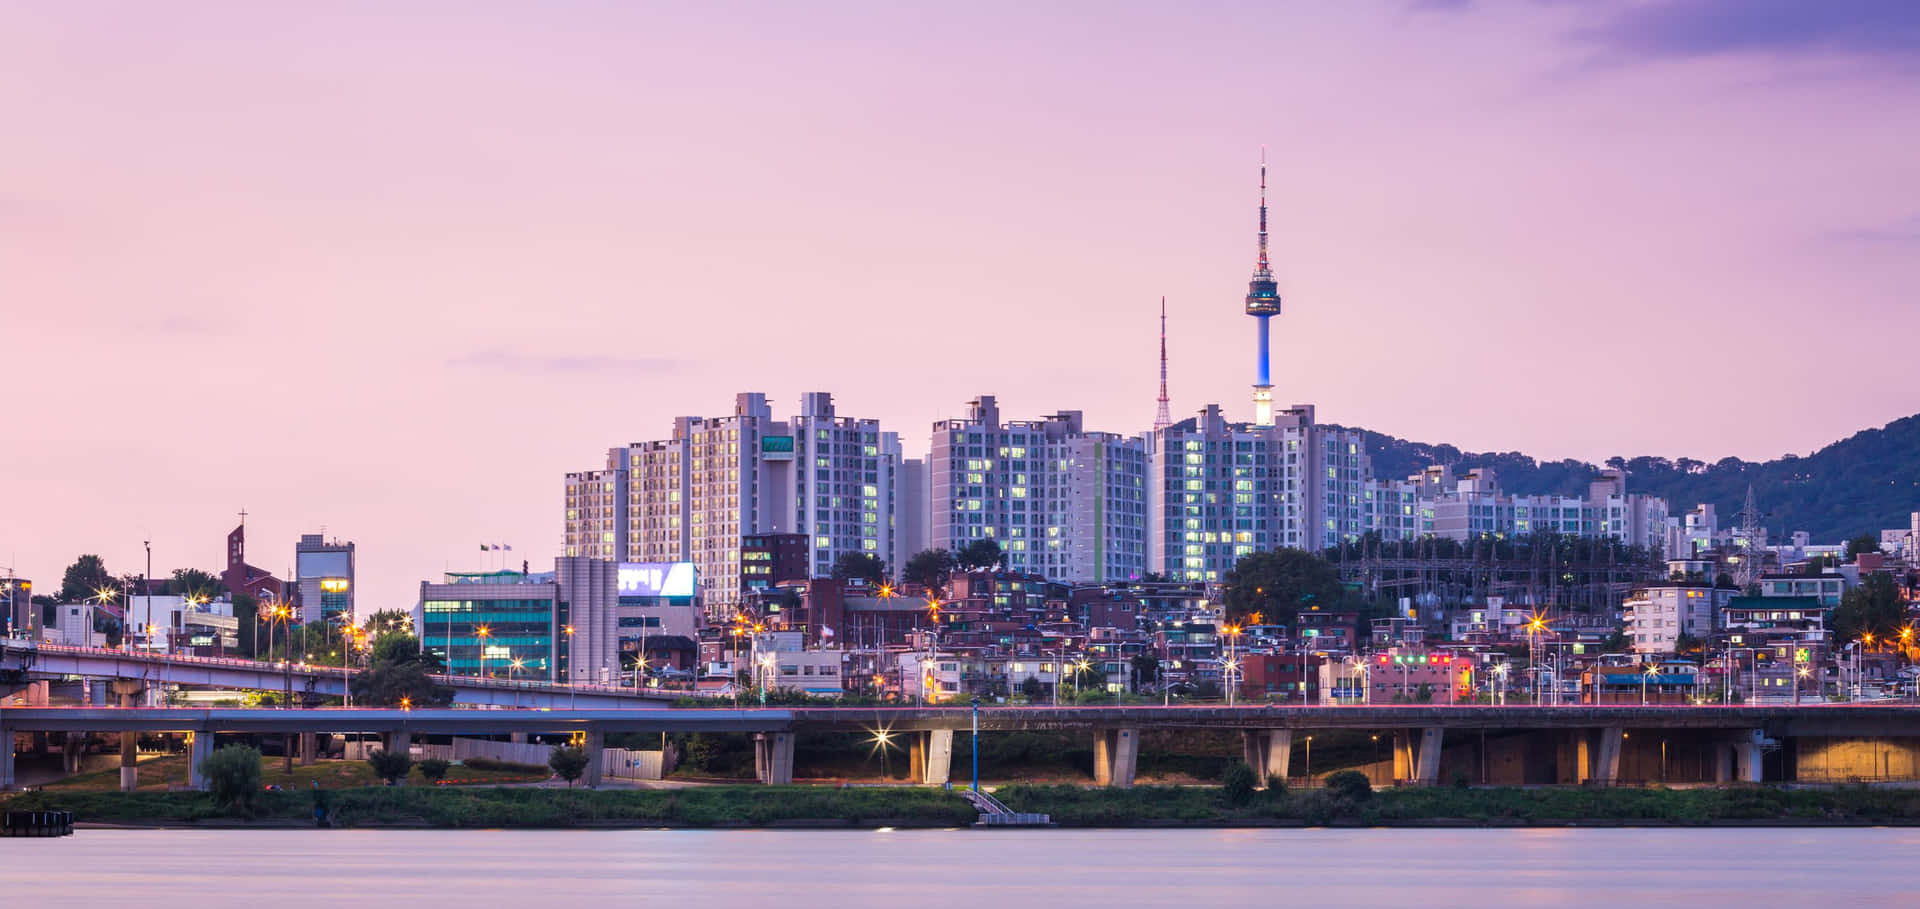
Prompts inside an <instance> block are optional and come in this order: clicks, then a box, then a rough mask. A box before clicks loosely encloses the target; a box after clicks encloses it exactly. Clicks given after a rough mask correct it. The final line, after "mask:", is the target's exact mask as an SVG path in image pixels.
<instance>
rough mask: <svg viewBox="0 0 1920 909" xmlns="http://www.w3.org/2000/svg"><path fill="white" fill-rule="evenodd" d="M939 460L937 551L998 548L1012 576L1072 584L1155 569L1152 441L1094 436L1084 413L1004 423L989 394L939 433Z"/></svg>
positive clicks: (933, 475) (934, 508)
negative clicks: (985, 542) (979, 544)
mask: <svg viewBox="0 0 1920 909" xmlns="http://www.w3.org/2000/svg"><path fill="white" fill-rule="evenodd" d="M929 461H930V462H931V463H930V465H929V469H928V476H929V479H930V481H931V486H932V494H931V496H930V498H929V509H928V510H929V517H930V518H931V524H932V528H931V530H932V534H931V539H932V545H933V546H934V547H936V548H942V549H958V548H959V547H961V546H965V545H966V544H967V543H969V542H972V541H974V540H981V539H991V540H994V541H995V542H997V543H999V544H1000V547H1001V549H1002V550H1003V551H1005V553H1006V555H1007V568H1008V569H1009V570H1012V571H1019V572H1033V573H1036V574H1040V575H1044V576H1046V577H1048V578H1055V579H1060V580H1068V581H1091V582H1100V581H1111V580H1124V579H1127V578H1133V577H1138V576H1139V575H1140V574H1141V573H1143V572H1144V571H1146V570H1147V564H1146V552H1147V545H1146V544H1147V540H1146V446H1145V441H1144V440H1143V439H1140V438H1131V439H1129V438H1124V437H1121V436H1118V435H1114V434H1112V433H1104V432H1088V431H1086V429H1085V427H1084V426H1083V423H1082V418H1081V414H1080V412H1079V411H1077V410H1069V411H1062V412H1060V413H1057V414H1054V415H1052V416H1050V417H1046V418H1044V419H1040V420H1031V421H1012V422H1007V423H1002V422H1001V421H1000V409H999V406H998V405H997V403H996V402H995V401H994V398H993V396H992V395H981V396H980V397H979V398H977V399H975V400H973V401H972V402H970V403H969V404H968V413H967V417H966V418H965V419H961V420H943V421H941V422H938V423H935V424H934V426H933V451H932V454H931V456H930V457H929Z"/></svg>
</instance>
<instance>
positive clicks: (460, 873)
mask: <svg viewBox="0 0 1920 909" xmlns="http://www.w3.org/2000/svg"><path fill="white" fill-rule="evenodd" d="M1916 854H1920V831H1907V830H1862V829H1847V830H1738V829H1715V830H1568V829H1555V830H1223V831H1195V830H1181V831H1063V830H1051V831H1033V830H1007V831H971V830H967V831H896V832H885V831H879V832H870V831H831V832H814V831H725V832H708V831H684V830H674V831H651V830H635V831H581V832H573V831H511V832H509V831H384V830H382V831H353V830H335V831H328V830H312V831H308V830H291V831H278V830H275V831H203V830H190V831H144V830H143V831H118V830H115V831H103V830H83V831H81V832H79V833H78V834H76V835H74V836H72V837H68V838H65V839H57V840H53V839H48V840H39V839H0V894H5V896H6V900H5V902H6V904H8V905H18V906H32V907H35V909H47V907H59V906H99V905H107V904H112V905H121V906H195V907H218V906H248V907H251V909H259V907H263V906H265V907H274V909H280V907H286V906H313V905H320V904H322V903H326V904H329V905H331V906H335V907H338V906H356V905H357V906H366V905H381V906H384V905H394V904H398V903H410V904H412V905H415V906H453V907H462V909H477V907H481V906H502V905H511V906H522V907H531V909H548V907H561V906H588V905H591V906H698V907H702V909H705V907H729V906H754V907H762V909H764V907H768V906H779V907H783V909H799V907H809V906H833V907H860V906H885V907H888V909H923V907H929V906H959V905H965V906H986V907H992V909H1005V907H1009V906H1043V907H1047V909H1071V907H1079V906H1099V907H1102V909H1114V907H1120V906H1175V905H1177V906H1187V907H1202V906H1220V905H1235V906H1249V907H1252V906H1270V905H1278V904H1281V903H1293V902H1297V901H1298V900H1300V899H1303V898H1307V897H1308V896H1312V897H1315V898H1323V899H1326V900H1330V901H1331V904H1332V905H1337V906H1339V907H1341V909H1347V907H1355V906H1393V907H1397V909H1405V907H1410V906H1468V905H1471V906H1474V907H1476V909H1486V907H1490V906H1502V905H1576V904H1577V905H1582V906H1631V907H1634V909H1645V907H1648V906H1665V905H1686V906H1691V907H1701V906H1722V905H1736V904H1738V905H1743V906H1815V907H1833V906H1840V905H1849V906H1851V905H1863V904H1864V905H1906V906H1912V905H1916V904H1920V880H1917V878H1920V875H1916V874H1915V872H1914V871H1913V870H1912V864H1911V861H1912V858H1913V856H1915V855H1916ZM1276 888H1284V889H1276ZM916 896H917V898H916ZM587 900H591V901H593V902H591V903H587V902H584V901H587Z"/></svg>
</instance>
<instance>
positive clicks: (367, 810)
mask: <svg viewBox="0 0 1920 909" xmlns="http://www.w3.org/2000/svg"><path fill="white" fill-rule="evenodd" d="M325 792H326V795H325V800H326V805H327V811H328V815H329V817H330V818H331V820H332V825H333V826H336V827H435V828H438V827H446V828H480V827H489V828H500V827H509V828H568V827H741V826H751V827H758V826H839V827H952V826H966V825H969V824H972V823H973V822H974V820H975V819H976V818H977V817H978V815H977V813H976V812H975V811H974V809H973V806H971V805H969V804H968V803H967V802H966V800H965V799H963V798H961V797H960V796H959V795H958V794H956V793H951V792H945V791H942V790H937V789H912V788H888V789H823V788H813V787H807V786H702V787H689V788H684V789H674V790H667V791H662V790H631V789H625V790H611V789H608V790H598V791H595V790H589V789H539V788H517V787H516V788H509V787H486V786H461V787H451V786H441V787H425V786H391V787H390V786H370V787H365V788H359V789H334V790H326V791H325ZM0 808H5V809H7V810H16V811H28V810H40V809H59V810H65V811H72V812H74V814H75V816H76V817H77V819H78V820H79V822H80V823H82V824H101V823H106V824H115V825H122V826H169V827H171V826H207V827H222V826H261V827H312V826H314V821H313V815H314V794H313V793H312V792H310V791H309V792H298V791H288V792H262V793H259V797H258V802H257V803H256V805H255V806H254V810H253V811H252V812H243V811H230V810H227V809H223V808H222V807H220V806H218V805H216V804H215V803H214V801H213V798H212V797H211V796H209V795H207V794H206V793H203V792H131V793H119V792H75V791H67V792H58V791H53V792H47V791H41V792H29V793H22V794H20V795H17V796H14V797H12V798H9V799H5V800H3V801H0Z"/></svg>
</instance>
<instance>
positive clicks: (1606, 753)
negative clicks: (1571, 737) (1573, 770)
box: [1580, 726, 1626, 786]
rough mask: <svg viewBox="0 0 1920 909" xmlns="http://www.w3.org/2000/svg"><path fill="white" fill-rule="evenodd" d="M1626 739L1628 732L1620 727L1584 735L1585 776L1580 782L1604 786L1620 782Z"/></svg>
mask: <svg viewBox="0 0 1920 909" xmlns="http://www.w3.org/2000/svg"><path fill="white" fill-rule="evenodd" d="M1625 739H1626V730H1624V729H1621V728H1620V727H1618V726H1607V727H1604V728H1601V729H1596V730H1592V731H1590V732H1585V733H1582V734H1581V735H1580V746H1581V748H1580V750H1581V751H1582V752H1583V754H1582V755H1581V770H1582V771H1583V773H1584V774H1585V775H1584V776H1583V778H1582V779H1581V780H1580V782H1582V783H1585V782H1589V781H1591V782H1594V783H1598V784H1600V785H1602V786H1612V785H1614V784H1615V783H1618V782H1620V747H1621V745H1622V744H1623V743H1624V742H1625Z"/></svg>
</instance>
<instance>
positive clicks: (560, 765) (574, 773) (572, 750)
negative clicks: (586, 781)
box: [547, 745, 587, 789]
mask: <svg viewBox="0 0 1920 909" xmlns="http://www.w3.org/2000/svg"><path fill="white" fill-rule="evenodd" d="M547 766H549V767H552V768H553V772H554V773H555V774H557V775H558V776H559V777H560V778H561V779H563V780H566V781H567V788H568V789H572V788H573V781H574V780H577V779H579V778H580V774H583V773H586V772H587V749H585V748H580V747H577V746H574V745H555V746H553V753H552V754H549V755H548V756H547Z"/></svg>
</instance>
